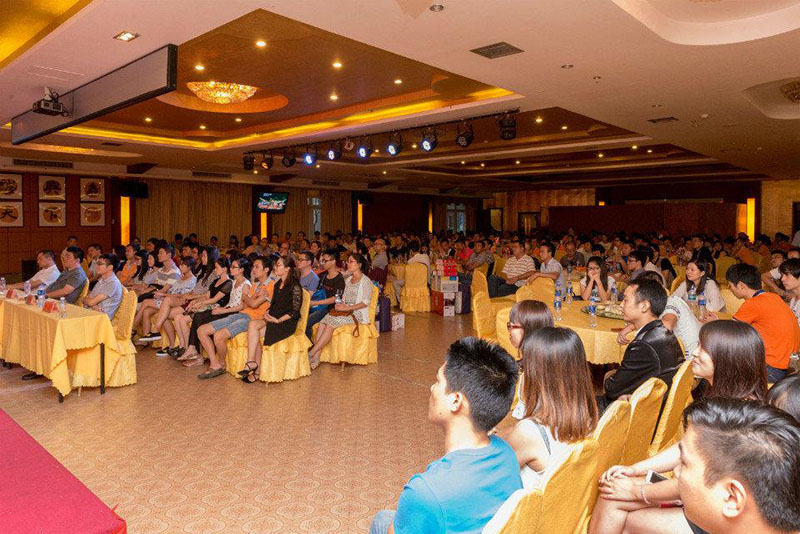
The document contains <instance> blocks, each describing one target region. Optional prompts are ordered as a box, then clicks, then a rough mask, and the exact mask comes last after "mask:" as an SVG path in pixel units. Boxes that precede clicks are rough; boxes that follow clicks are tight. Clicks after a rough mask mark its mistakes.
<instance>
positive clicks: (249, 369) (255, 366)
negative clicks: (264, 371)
mask: <svg viewBox="0 0 800 534" xmlns="http://www.w3.org/2000/svg"><path fill="white" fill-rule="evenodd" d="M251 363H252V364H253V365H250V364H251ZM244 366H245V368H244V369H242V370H241V371H239V376H247V375H249V374H250V373H252V372H254V371H256V370H257V369H258V364H257V363H256V362H254V361H253V360H250V361H249V362H247V363H245V364H244Z"/></svg>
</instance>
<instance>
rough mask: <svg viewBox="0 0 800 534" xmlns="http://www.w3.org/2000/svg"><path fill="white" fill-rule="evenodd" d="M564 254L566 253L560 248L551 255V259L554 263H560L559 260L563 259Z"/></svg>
mask: <svg viewBox="0 0 800 534" xmlns="http://www.w3.org/2000/svg"><path fill="white" fill-rule="evenodd" d="M566 253H567V251H565V250H564V249H563V248H560V249H558V250H556V253H555V254H553V257H554V258H555V259H556V261H561V258H563V257H564V255H565V254H566Z"/></svg>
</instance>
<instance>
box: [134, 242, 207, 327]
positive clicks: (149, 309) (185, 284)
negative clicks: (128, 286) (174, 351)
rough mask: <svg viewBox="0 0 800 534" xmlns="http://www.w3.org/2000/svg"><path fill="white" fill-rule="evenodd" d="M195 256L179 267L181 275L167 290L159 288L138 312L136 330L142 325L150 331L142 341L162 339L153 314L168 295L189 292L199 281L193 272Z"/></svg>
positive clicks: (135, 323) (135, 320) (135, 321)
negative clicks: (154, 324) (155, 327)
mask: <svg viewBox="0 0 800 534" xmlns="http://www.w3.org/2000/svg"><path fill="white" fill-rule="evenodd" d="M194 263H195V262H194V258H186V259H185V261H183V262H182V263H181V265H180V267H179V269H180V273H181V277H180V278H179V279H178V281H177V282H175V283H174V284H171V285H170V286H169V287H168V288H167V289H166V290H164V289H159V290H158V291H156V292H155V293H153V297H152V298H149V299H146V300H144V301H143V302H142V303H141V305H140V306H139V310H138V311H137V312H136V317H135V318H134V320H133V328H134V330H135V329H136V328H137V327H138V326H139V325H141V326H142V330H143V331H144V332H148V333H147V334H145V335H143V336H142V337H140V338H139V342H141V343H149V342H151V341H155V340H157V339H161V334H160V333H159V332H154V331H153V328H152V325H151V321H152V318H153V316H154V315H155V314H156V313H158V310H159V308H160V307H161V304H162V303H163V302H164V299H165V298H166V297H167V296H168V295H183V294H185V293H189V292H190V291H191V290H192V289H194V286H195V284H196V283H197V278H196V277H195V275H194V274H192V267H194Z"/></svg>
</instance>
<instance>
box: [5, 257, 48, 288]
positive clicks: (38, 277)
mask: <svg viewBox="0 0 800 534" xmlns="http://www.w3.org/2000/svg"><path fill="white" fill-rule="evenodd" d="M36 264H37V265H38V266H39V270H38V271H37V272H36V274H35V275H33V278H31V279H30V280H28V282H30V283H31V288H32V289H33V290H34V291H36V288H37V287H39V286H40V285H42V284H44V285H45V287H46V286H49V285H50V284H52V283H53V282H55V281H56V280H57V279H58V276H59V275H60V274H61V272H60V271H59V270H58V267H57V266H56V255H55V253H54V252H53V251H52V250H41V251H39V254H37V255H36ZM23 284H24V282H20V283H19V284H13V285H9V286H8V288H9V289H22V286H23Z"/></svg>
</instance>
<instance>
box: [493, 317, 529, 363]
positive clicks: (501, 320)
mask: <svg viewBox="0 0 800 534" xmlns="http://www.w3.org/2000/svg"><path fill="white" fill-rule="evenodd" d="M510 316H511V308H504V309H502V310H500V311H499V312H497V315H496V316H495V322H494V324H495V337H496V338H497V344H498V345H500V346H501V347H503V348H504V349H506V351H508V353H509V354H510V355H511V356H512V357H513V358H514V359H515V360H519V359H520V358H521V357H522V356H521V355H520V353H519V350H518V349H516V348H514V345H512V344H511V336H510V334H509V332H508V320H509V317H510Z"/></svg>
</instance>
